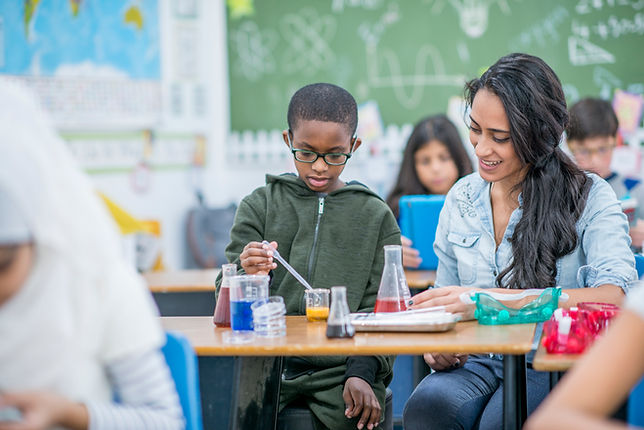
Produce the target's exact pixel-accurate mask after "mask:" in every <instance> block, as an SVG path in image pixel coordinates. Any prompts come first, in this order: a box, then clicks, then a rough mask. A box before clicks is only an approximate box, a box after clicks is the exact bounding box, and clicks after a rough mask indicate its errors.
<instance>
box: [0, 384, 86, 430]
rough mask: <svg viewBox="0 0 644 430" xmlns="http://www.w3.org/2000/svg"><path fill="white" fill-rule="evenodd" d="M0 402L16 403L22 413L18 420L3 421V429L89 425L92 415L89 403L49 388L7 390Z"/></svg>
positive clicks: (75, 427) (84, 426)
mask: <svg viewBox="0 0 644 430" xmlns="http://www.w3.org/2000/svg"><path fill="white" fill-rule="evenodd" d="M0 405H3V406H13V407H15V408H18V409H19V410H20V412H21V413H22V419H21V420H20V421H15V422H5V423H3V422H0V430H46V429H49V428H51V427H58V426H61V427H65V428H69V429H86V428H87V427H88V425H89V415H88V413H87V408H86V407H85V405H83V404H80V403H74V402H72V401H70V400H68V399H66V398H64V397H62V396H60V395H57V394H53V393H48V392H35V391H34V392H20V393H4V394H2V395H0Z"/></svg>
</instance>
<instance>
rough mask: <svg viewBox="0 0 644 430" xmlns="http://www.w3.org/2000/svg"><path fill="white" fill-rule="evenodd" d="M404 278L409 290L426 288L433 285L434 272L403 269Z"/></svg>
mask: <svg viewBox="0 0 644 430" xmlns="http://www.w3.org/2000/svg"><path fill="white" fill-rule="evenodd" d="M405 278H407V285H409V288H411V289H420V288H427V287H429V286H431V285H434V281H435V280H436V271H435V270H413V269H405Z"/></svg>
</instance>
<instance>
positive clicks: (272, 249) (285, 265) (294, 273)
mask: <svg viewBox="0 0 644 430" xmlns="http://www.w3.org/2000/svg"><path fill="white" fill-rule="evenodd" d="M262 243H263V244H264V245H268V247H269V248H270V249H271V251H273V257H275V259H276V260H277V261H279V262H280V263H282V266H284V267H285V268H286V270H288V271H289V273H290V274H291V275H293V276H294V277H295V279H297V280H298V281H299V282H300V284H302V285H304V286H305V287H306V288H307V289H308V290H312V289H313V287H312V286H310V285H309V283H308V282H306V279H304V278H303V277H302V275H300V274H299V273H297V271H296V270H295V269H293V267H291V265H290V264H288V263H287V262H286V260H284V258H282V256H281V255H280V253H279V252H277V249H275V248H273V247H272V246H271V244H270V243H268V241H267V240H263V241H262Z"/></svg>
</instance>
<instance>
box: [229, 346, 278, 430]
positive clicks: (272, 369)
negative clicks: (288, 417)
mask: <svg viewBox="0 0 644 430" xmlns="http://www.w3.org/2000/svg"><path fill="white" fill-rule="evenodd" d="M283 365H284V360H283V357H236V358H235V368H234V372H233V392H232V398H233V399H232V405H231V408H230V414H231V416H230V427H229V428H230V429H231V430H242V429H259V430H274V429H275V427H276V425H277V412H278V411H277V409H278V407H279V398H280V396H279V393H280V384H281V381H282V368H283Z"/></svg>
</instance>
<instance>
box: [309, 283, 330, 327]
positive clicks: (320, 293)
mask: <svg viewBox="0 0 644 430" xmlns="http://www.w3.org/2000/svg"><path fill="white" fill-rule="evenodd" d="M329 292H330V291H329V290H328V289H326V288H313V289H312V290H305V291H304V295H305V297H306V319H308V320H309V321H326V319H327V318H328V316H329Z"/></svg>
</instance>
